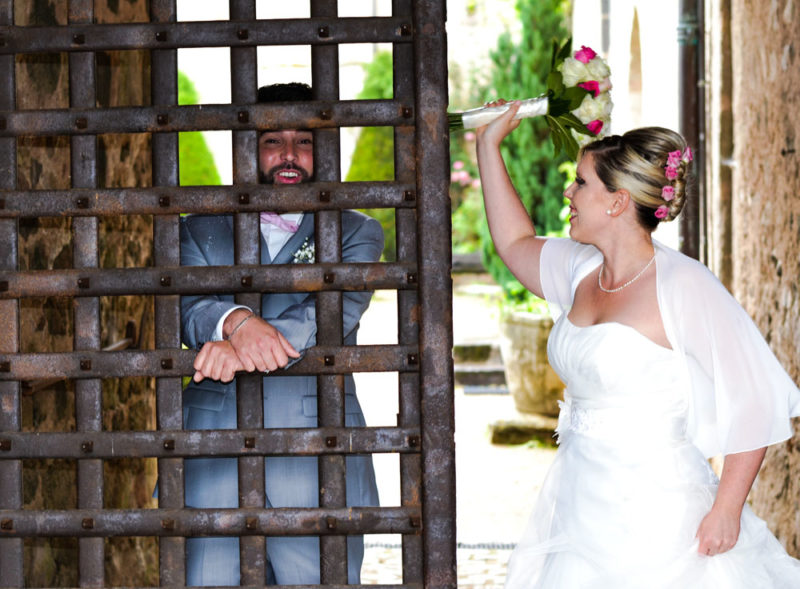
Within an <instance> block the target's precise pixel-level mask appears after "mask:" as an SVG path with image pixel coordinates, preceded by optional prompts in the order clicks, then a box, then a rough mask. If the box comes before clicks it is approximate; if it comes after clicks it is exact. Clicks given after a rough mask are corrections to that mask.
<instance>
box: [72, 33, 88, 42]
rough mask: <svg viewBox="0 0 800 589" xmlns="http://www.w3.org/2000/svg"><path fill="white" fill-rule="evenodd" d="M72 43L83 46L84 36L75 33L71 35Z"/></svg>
mask: <svg viewBox="0 0 800 589" xmlns="http://www.w3.org/2000/svg"><path fill="white" fill-rule="evenodd" d="M72 42H73V43H75V45H83V44H84V43H86V35H84V34H83V33H75V34H74V35H72Z"/></svg>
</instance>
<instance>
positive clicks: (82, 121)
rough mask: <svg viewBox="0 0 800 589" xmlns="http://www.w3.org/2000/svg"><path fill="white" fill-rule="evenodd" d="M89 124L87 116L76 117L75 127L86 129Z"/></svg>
mask: <svg viewBox="0 0 800 589" xmlns="http://www.w3.org/2000/svg"><path fill="white" fill-rule="evenodd" d="M88 126H89V121H88V120H87V119H86V117H78V118H77V119H75V127H77V128H78V129H85V128H86V127H88Z"/></svg>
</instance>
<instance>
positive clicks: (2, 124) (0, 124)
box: [0, 117, 6, 129]
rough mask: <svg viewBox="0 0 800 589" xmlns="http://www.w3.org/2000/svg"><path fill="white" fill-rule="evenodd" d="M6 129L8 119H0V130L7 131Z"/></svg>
mask: <svg viewBox="0 0 800 589" xmlns="http://www.w3.org/2000/svg"><path fill="white" fill-rule="evenodd" d="M5 128H6V118H5V117H0V129H5Z"/></svg>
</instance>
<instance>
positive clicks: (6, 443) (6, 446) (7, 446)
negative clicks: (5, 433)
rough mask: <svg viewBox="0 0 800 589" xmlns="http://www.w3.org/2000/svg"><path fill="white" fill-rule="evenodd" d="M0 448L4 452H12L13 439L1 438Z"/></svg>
mask: <svg viewBox="0 0 800 589" xmlns="http://www.w3.org/2000/svg"><path fill="white" fill-rule="evenodd" d="M0 450H2V451H3V452H11V440H8V439H4V440H0Z"/></svg>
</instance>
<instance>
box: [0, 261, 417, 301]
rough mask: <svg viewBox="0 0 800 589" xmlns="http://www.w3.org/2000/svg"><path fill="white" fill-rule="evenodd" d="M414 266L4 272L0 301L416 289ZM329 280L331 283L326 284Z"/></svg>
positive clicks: (364, 265) (1, 281)
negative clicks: (58, 297) (62, 297)
mask: <svg viewBox="0 0 800 589" xmlns="http://www.w3.org/2000/svg"><path fill="white" fill-rule="evenodd" d="M415 271H416V267H415V266H412V265H410V264H381V263H369V264H368V263H352V264H344V263H339V264H322V263H320V264H276V265H271V266H268V267H265V266H262V265H257V264H240V265H237V266H235V267H234V266H178V267H174V266H170V267H163V268H116V269H99V268H91V269H90V268H86V269H67V270H27V271H21V272H16V271H15V272H11V271H2V270H0V300H2V299H16V298H22V297H35V296H36V297H39V296H73V297H91V296H97V295H100V294H102V295H107V296H122V295H134V294H163V295H176V294H184V295H187V294H204V293H209V292H211V293H215V294H231V293H258V294H260V293H267V292H288V291H289V290H294V291H297V292H308V293H311V292H322V291H329V290H339V291H365V290H375V289H383V288H391V289H414V288H416V284H415V283H414V281H413V275H414V274H415ZM326 276H327V280H326Z"/></svg>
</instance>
